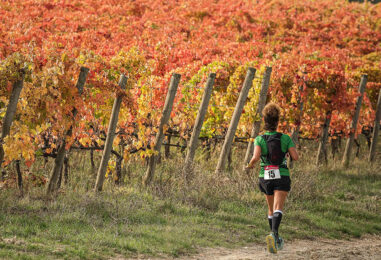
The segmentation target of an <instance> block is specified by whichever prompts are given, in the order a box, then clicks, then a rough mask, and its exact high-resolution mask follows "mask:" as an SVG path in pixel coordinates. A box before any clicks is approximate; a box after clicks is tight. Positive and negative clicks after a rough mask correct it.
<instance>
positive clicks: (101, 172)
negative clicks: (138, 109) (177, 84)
mask: <svg viewBox="0 0 381 260" xmlns="http://www.w3.org/2000/svg"><path fill="white" fill-rule="evenodd" d="M126 84H127V77H126V76H125V75H123V74H122V75H120V79H119V83H118V85H119V87H120V88H121V89H122V90H125V89H126ZM122 99H123V96H122V95H118V94H117V96H116V98H115V100H114V105H113V107H112V113H111V118H110V122H109V125H108V130H107V137H106V142H105V146H104V149H103V155H102V159H101V163H100V165H99V168H98V173H97V180H96V182H95V187H94V191H95V192H98V191H102V187H103V182H104V180H105V175H106V170H107V165H108V161H109V160H110V155H111V150H112V144H113V142H114V137H115V130H116V125H117V123H118V117H119V111H120V105H121V104H122Z"/></svg>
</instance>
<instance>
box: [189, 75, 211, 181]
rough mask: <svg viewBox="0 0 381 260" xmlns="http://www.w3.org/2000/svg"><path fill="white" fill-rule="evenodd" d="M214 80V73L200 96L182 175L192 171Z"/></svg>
mask: <svg viewBox="0 0 381 260" xmlns="http://www.w3.org/2000/svg"><path fill="white" fill-rule="evenodd" d="M215 79H216V74H215V73H210V74H209V78H208V81H207V82H206V86H205V91H204V95H203V96H202V101H201V105H200V108H199V110H198V114H197V117H196V122H195V124H194V127H193V131H192V136H191V139H190V141H189V148H188V151H187V155H186V157H185V164H184V174H185V176H188V174H189V172H190V171H191V170H192V164H193V158H194V154H195V152H196V149H197V145H198V138H199V136H200V132H201V128H202V124H203V122H204V119H205V115H206V112H207V110H208V105H209V101H210V97H211V95H212V90H213V85H214V80H215Z"/></svg>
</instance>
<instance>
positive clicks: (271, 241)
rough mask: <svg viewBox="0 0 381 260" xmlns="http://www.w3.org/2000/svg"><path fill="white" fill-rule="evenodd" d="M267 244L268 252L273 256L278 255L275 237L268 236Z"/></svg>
mask: <svg viewBox="0 0 381 260" xmlns="http://www.w3.org/2000/svg"><path fill="white" fill-rule="evenodd" d="M266 243H267V250H268V251H269V252H270V253H272V254H276V253H277V250H276V247H275V240H274V237H273V236H272V235H268V236H267V237H266Z"/></svg>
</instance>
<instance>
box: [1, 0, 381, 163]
mask: <svg viewBox="0 0 381 260" xmlns="http://www.w3.org/2000/svg"><path fill="white" fill-rule="evenodd" d="M0 17H1V19H0V106H1V116H3V115H4V111H5V108H6V104H7V103H8V99H9V95H10V91H11V89H12V82H14V81H15V80H16V79H17V77H19V71H20V69H21V68H26V69H27V75H26V78H25V83H24V89H23V92H22V94H21V99H20V102H19V107H18V113H17V116H16V119H15V121H14V123H13V126H12V130H11V135H9V136H8V137H7V138H6V140H4V142H5V151H6V158H5V159H6V162H10V161H12V160H14V159H20V158H24V159H25V160H26V161H27V162H30V163H31V162H33V160H34V158H35V156H36V154H37V155H38V154H42V153H54V151H55V149H56V147H57V144H58V142H59V139H60V138H61V137H62V136H63V135H64V133H65V131H67V129H68V128H70V127H73V135H72V137H71V139H70V140H68V142H67V147H68V148H69V147H70V146H72V145H74V144H75V145H77V146H83V147H86V146H101V145H102V144H103V142H104V137H105V135H106V131H107V123H108V121H109V116H110V113H111V109H112V102H113V99H114V97H115V92H116V91H117V79H118V77H119V75H120V73H125V74H126V75H127V76H128V78H129V82H128V87H127V90H126V94H127V95H126V97H125V99H124V105H123V106H122V110H121V113H120V116H119V129H118V130H117V132H118V135H117V138H116V140H115V143H114V144H115V145H118V144H119V147H120V151H119V152H120V153H121V154H122V155H123V156H124V157H125V159H127V157H128V156H130V154H131V151H136V150H140V153H136V154H140V155H141V156H143V157H144V156H145V155H146V154H147V153H149V151H150V150H149V149H146V150H145V149H142V148H147V147H148V145H149V144H150V143H151V142H152V140H153V139H152V138H153V136H154V135H153V134H154V133H155V131H156V128H157V126H158V124H159V120H160V115H161V109H162V107H163V103H164V100H165V94H166V91H167V89H168V82H169V79H170V76H171V74H172V73H173V72H177V73H180V74H181V75H182V79H181V85H180V89H179V91H178V94H177V97H176V100H175V107H174V111H173V113H172V117H171V120H170V125H169V127H170V128H171V129H172V130H173V131H176V132H179V133H180V135H181V136H183V137H184V138H188V135H189V133H190V132H191V127H192V125H193V122H194V120H195V117H196V113H197V109H198V104H199V103H200V99H201V96H202V93H203V91H202V88H203V87H204V85H205V82H206V79H207V76H208V73H210V72H215V73H217V78H216V82H215V87H214V93H213V96H212V99H211V102H210V105H209V108H208V115H207V118H206V120H205V123H204V127H203V129H202V135H203V136H209V137H211V136H215V135H224V133H225V131H226V128H227V126H228V124H229V121H230V118H231V115H232V113H233V109H234V104H235V102H236V100H237V98H238V95H239V91H240V89H241V87H242V83H243V80H244V76H245V73H246V70H247V68H248V67H249V66H252V67H255V68H257V74H256V78H255V80H254V84H253V88H252V89H251V91H250V93H249V98H248V101H247V104H246V106H245V109H244V113H243V116H242V118H241V121H240V125H239V129H238V133H237V135H240V136H248V135H249V133H250V131H251V125H252V122H253V119H254V117H255V111H256V109H255V108H256V102H257V97H258V94H259V89H260V82H261V77H262V74H263V72H264V69H265V66H272V67H273V73H272V76H271V83H270V90H269V91H270V94H269V97H270V98H271V100H273V101H275V102H277V103H279V104H280V105H281V107H282V108H283V118H284V120H282V122H283V123H282V125H281V129H282V130H283V131H286V132H291V131H292V130H293V129H294V128H295V126H296V125H298V124H300V125H301V132H302V135H304V136H308V137H316V136H318V135H319V133H320V129H321V124H322V123H323V122H324V120H325V117H326V114H327V112H328V111H332V121H331V133H333V132H336V133H343V134H347V133H348V131H349V126H350V120H351V117H352V112H353V109H354V105H355V99H356V97H357V95H358V92H357V87H358V84H359V81H360V76H361V74H364V73H365V74H368V75H369V83H368V85H367V90H366V95H365V98H364V105H363V108H362V112H361V117H360V125H359V128H358V131H360V130H361V128H362V127H366V126H371V125H372V124H373V123H372V120H374V107H375V103H376V99H377V97H376V95H377V94H378V89H379V88H380V86H381V67H380V66H381V64H380V60H381V44H380V43H381V5H379V4H378V5H370V4H369V5H368V4H358V3H348V2H347V1H344V0H339V1H329V0H319V1H312V0H272V1H262V0H255V1H254V0H223V1H210V0H208V1H205V0H200V1H190V0H181V1H175V0H169V1H157V0H150V1H148V0H136V1H132V0H131V1H120V0H104V1H96V0H81V1H79V0H73V1H39V0H27V1H20V0H14V1H1V2H0ZM80 66H86V67H88V68H89V69H90V73H89V76H88V79H87V84H86V86H85V89H84V93H83V94H82V95H81V96H80V95H78V92H77V90H76V88H75V83H76V80H77V77H78V74H79V68H80ZM300 102H304V110H303V113H302V115H300V111H299V104H300ZM74 107H75V108H76V109H77V110H78V114H77V116H76V118H75V119H73V115H72V111H73V108H74ZM36 151H37V152H36Z"/></svg>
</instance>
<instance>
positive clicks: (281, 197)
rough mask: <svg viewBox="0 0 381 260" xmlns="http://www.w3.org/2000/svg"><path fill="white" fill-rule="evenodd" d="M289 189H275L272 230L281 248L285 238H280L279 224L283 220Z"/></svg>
mask: <svg viewBox="0 0 381 260" xmlns="http://www.w3.org/2000/svg"><path fill="white" fill-rule="evenodd" d="M287 194H288V192H287V191H280V190H275V191H274V209H275V211H274V214H273V223H272V231H273V234H274V236H275V240H276V243H277V245H278V246H279V249H281V248H282V247H283V240H282V239H280V238H279V233H278V230H279V226H280V222H281V221H282V216H283V212H282V210H283V206H284V202H285V201H286V198H287Z"/></svg>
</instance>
